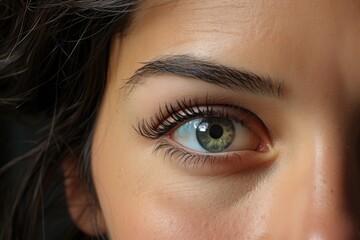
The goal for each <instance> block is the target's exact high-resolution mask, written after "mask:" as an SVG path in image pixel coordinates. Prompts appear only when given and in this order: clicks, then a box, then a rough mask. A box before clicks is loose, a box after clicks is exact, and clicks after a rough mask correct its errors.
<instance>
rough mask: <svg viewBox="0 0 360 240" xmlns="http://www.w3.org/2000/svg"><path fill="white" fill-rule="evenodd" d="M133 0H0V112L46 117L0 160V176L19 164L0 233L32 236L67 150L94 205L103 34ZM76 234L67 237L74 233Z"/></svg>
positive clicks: (116, 27)
mask: <svg viewBox="0 0 360 240" xmlns="http://www.w3.org/2000/svg"><path fill="white" fill-rule="evenodd" d="M137 4H138V1H137V0H106V1H98V0H66V1H65V0H2V1H1V2H0V111H4V109H7V110H9V109H10V110H11V109H16V110H17V111H20V112H21V113H25V112H26V113H27V114H36V113H39V112H41V113H46V115H47V116H48V117H49V119H50V121H49V123H48V125H47V126H45V127H44V130H43V131H44V135H43V138H42V140H41V141H40V142H39V144H37V146H36V147H34V148H33V149H32V150H31V151H30V152H29V153H27V154H26V155H24V156H22V157H20V158H18V159H16V160H12V161H10V163H8V164H7V165H5V166H0V176H1V177H3V176H4V175H6V174H7V173H8V172H9V170H10V169H13V168H14V167H15V166H17V165H22V166H23V168H22V172H21V174H20V175H21V178H19V179H17V181H16V182H17V185H16V186H15V187H13V189H16V190H15V191H13V193H12V194H10V193H9V194H7V199H8V200H9V204H8V205H6V209H5V210H6V213H5V218H4V219H3V226H2V229H1V233H0V239H2V240H10V239H37V238H38V236H39V234H40V235H41V232H42V231H45V230H44V229H43V228H41V227H40V228H39V227H38V225H39V221H44V220H43V211H46V206H48V205H47V204H45V205H44V202H45V203H47V201H48V199H44V198H46V193H47V192H49V189H51V188H52V187H51V186H52V185H51V180H52V179H53V175H54V173H55V172H56V171H58V170H59V169H60V164H61V161H62V160H63V159H64V158H65V157H66V156H68V155H70V154H72V155H74V156H76V159H78V162H76V167H77V168H78V169H79V172H80V179H81V181H83V182H84V183H86V184H87V186H88V188H89V192H90V193H92V194H91V195H92V196H94V201H93V203H95V204H97V200H96V196H95V194H94V193H95V191H94V187H93V183H92V179H91V174H90V172H91V171H90V155H91V151H90V149H91V138H92V130H93V126H94V122H95V119H96V115H97V112H98V110H99V104H100V101H101V98H102V95H103V92H104V87H105V83H106V77H107V66H108V57H109V46H110V41H111V39H112V38H113V37H114V35H116V34H123V33H124V32H125V30H126V28H127V27H128V26H129V23H130V22H131V16H132V14H131V13H132V12H133V11H134V10H135V7H136V6H137ZM0 181H3V180H0ZM2 184H4V183H2ZM7 192H12V191H10V190H9V191H7ZM44 196H45V197H44ZM78 234H79V233H75V234H74V235H73V236H72V237H73V238H74V239H75V238H76V239H81V238H82V237H80V235H78ZM64 236H65V235H64ZM64 236H61V238H60V239H64V238H65V237H64Z"/></svg>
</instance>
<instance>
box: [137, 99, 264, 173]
mask: <svg viewBox="0 0 360 240" xmlns="http://www.w3.org/2000/svg"><path fill="white" fill-rule="evenodd" d="M231 111H235V112H237V113H239V112H241V116H243V118H242V119H239V116H238V114H237V116H236V117H230V114H229V112H231ZM205 117H224V118H230V119H231V120H233V121H236V122H238V123H240V124H242V125H243V126H245V127H246V126H247V120H250V119H254V120H257V121H259V119H258V118H257V117H256V116H255V115H254V114H253V113H251V112H250V111H248V110H246V109H244V108H241V107H238V106H235V105H230V104H214V103H213V101H211V99H210V98H209V97H207V98H206V99H205V101H204V103H203V104H200V100H199V99H198V98H195V99H183V100H178V101H176V103H175V105H174V104H168V103H165V105H164V107H163V108H161V107H160V108H159V112H158V113H157V114H155V115H154V116H153V117H151V118H150V119H148V120H147V119H143V120H141V121H140V122H138V124H137V126H136V127H134V129H135V131H136V132H138V133H139V134H140V135H141V136H143V137H145V138H148V139H152V140H156V139H160V138H161V137H163V136H165V135H167V134H168V133H169V132H171V131H172V130H173V129H176V128H177V127H178V126H180V125H181V124H183V123H186V122H187V121H191V120H193V119H195V118H205ZM245 119H247V120H245ZM159 150H164V156H165V158H167V157H169V158H170V159H171V158H173V157H176V159H177V160H178V161H179V163H183V164H185V165H187V166H188V165H190V166H192V167H197V166H198V165H200V166H202V165H204V164H210V165H211V166H213V165H216V163H218V162H222V163H223V162H226V161H227V160H228V159H229V158H230V157H231V158H232V159H233V160H234V158H236V159H235V160H238V159H241V158H240V156H239V155H238V154H236V153H232V152H229V153H223V154H221V153H219V154H211V155H210V154H199V153H195V152H190V151H187V150H186V149H184V147H179V146H175V145H174V144H172V143H170V142H169V141H168V140H165V139H160V141H159V142H158V144H157V145H156V147H155V149H154V152H157V151H159Z"/></svg>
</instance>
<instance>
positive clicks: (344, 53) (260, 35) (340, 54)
mask: <svg viewBox="0 0 360 240" xmlns="http://www.w3.org/2000/svg"><path fill="white" fill-rule="evenodd" d="M144 5H145V6H144V7H143V8H144V9H147V8H149V9H150V10H145V11H141V12H139V14H137V16H136V18H135V21H134V24H133V27H132V29H131V31H129V32H130V35H129V36H128V37H127V39H129V41H130V45H129V48H130V49H137V50H138V51H136V50H135V51H132V52H133V53H135V54H134V55H132V56H133V59H134V60H135V61H136V60H139V59H142V60H143V59H144V57H147V58H148V59H151V58H153V57H154V56H156V55H161V54H163V55H166V54H169V53H174V51H175V52H181V53H189V54H193V55H198V56H204V57H206V58H209V57H210V58H214V59H216V60H218V61H220V62H221V63H224V64H230V65H234V62H236V63H237V64H238V65H239V66H243V67H245V68H249V69H252V70H256V71H257V72H264V73H268V72H271V74H272V75H275V76H279V77H280V78H282V79H284V80H287V81H290V80H294V82H297V83H298V82H299V81H301V82H306V81H311V82H313V80H314V79H316V82H317V83H318V84H319V86H321V85H323V84H328V83H329V82H334V81H337V83H336V84H335V85H336V87H335V88H336V89H338V88H339V87H340V88H341V89H342V88H346V86H343V85H346V82H345V81H344V79H345V80H348V81H352V82H353V83H354V82H359V81H356V79H359V75H358V71H356V70H357V69H358V65H357V63H356V61H353V59H354V58H356V57H357V56H360V44H358V40H359V38H360V28H359V21H360V2H359V1H356V0H346V1H335V0H334V1H330V0H319V1H295V0H294V1H283V0H281V1H280V0H278V1H187V0H183V1H160V2H156V3H155V2H153V1H151V3H148V4H146V3H145V4H144ZM148 5H149V6H148ZM159 6H161V7H159ZM145 39H147V41H144V40H145ZM138 44H142V46H143V47H142V48H139V45H138ZM270 60H271V61H270ZM284 66H287V67H286V68H285V69H284ZM129 70H130V72H129V74H130V73H131V71H133V70H134V69H133V68H130V69H129ZM354 73H355V75H352V76H347V74H354ZM356 73H357V75H356ZM344 75H345V76H344ZM299 77H300V79H294V78H299ZM289 84H290V85H291V83H289ZM289 84H288V85H289ZM358 86H359V85H358ZM312 87H313V86H312ZM351 89H354V88H353V87H351ZM351 89H347V90H346V91H351ZM357 89H358V88H357Z"/></svg>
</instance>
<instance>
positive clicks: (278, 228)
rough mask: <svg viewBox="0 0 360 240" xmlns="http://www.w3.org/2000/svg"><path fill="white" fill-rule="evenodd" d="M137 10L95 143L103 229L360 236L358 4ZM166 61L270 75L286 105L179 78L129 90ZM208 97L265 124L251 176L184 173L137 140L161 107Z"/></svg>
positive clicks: (148, 233) (155, 4)
mask: <svg viewBox="0 0 360 240" xmlns="http://www.w3.org/2000/svg"><path fill="white" fill-rule="evenodd" d="M142 9H143V10H141V11H138V12H137V14H136V15H135V16H134V22H133V24H132V26H131V28H130V29H129V31H128V34H127V35H125V36H118V37H116V38H114V40H113V45H112V49H111V57H110V67H109V75H108V83H107V88H106V92H105V96H104V99H103V104H102V108H101V112H100V115H99V117H98V121H97V126H96V131H95V136H94V141H93V153H92V157H93V159H92V171H93V173H92V174H93V178H94V182H95V186H96V190H97V194H98V198H99V201H100V205H101V212H102V214H103V217H104V221H105V224H104V225H105V226H106V227H104V228H103V229H102V231H103V232H107V234H108V235H109V237H110V238H111V239H115V240H120V239H357V238H360V230H359V229H360V228H359V221H358V220H359V203H360V197H359V191H360V188H359V183H360V167H359V165H360V163H359V162H360V155H359V150H358V148H359V147H360V140H359V139H360V137H359V136H360V127H359V122H360V117H359V116H360V61H359V58H360V44H359V43H360V2H359V1H358V0H344V1H333V0H319V1H314V0H304V1H298V0H287V1H284V0H266V1H240V0H237V1H230V0H223V1H211V0H202V1H190V0H179V1H144V3H143V4H142ZM169 55H190V56H193V57H195V58H198V59H203V60H206V61H210V62H212V63H216V64H222V65H226V66H229V67H233V68H237V69H245V70H247V71H251V72H254V73H256V74H259V75H266V76H270V77H271V78H272V79H277V80H279V81H281V82H283V83H284V96H283V97H282V98H280V99H279V98H275V97H271V96H265V95H259V94H252V93H249V92H246V91H236V90H229V89H226V88H223V87H220V86H216V85H212V84H209V83H205V82H203V81H199V80H196V79H192V78H186V77H179V76H174V75H172V74H157V75H155V76H146V77H144V78H143V79H141V81H140V82H139V84H137V85H135V86H134V87H133V88H132V89H131V91H129V86H128V85H126V81H127V79H129V78H130V77H131V76H132V75H133V74H134V72H135V71H136V70H137V69H139V68H141V67H142V66H143V62H147V61H151V60H154V59H159V58H161V57H164V56H169ZM205 96H210V97H211V98H212V99H213V101H214V102H216V103H217V104H234V105H237V106H240V107H244V108H246V109H248V110H250V111H251V112H253V113H254V114H256V116H257V117H258V118H259V119H261V121H262V122H263V123H264V125H265V126H266V129H267V131H268V133H266V134H265V135H267V138H268V139H267V140H266V141H267V143H268V144H269V150H268V151H267V152H265V153H259V152H255V153H254V152H253V153H249V154H248V155H246V153H244V157H243V158H242V160H244V161H245V162H246V161H254V162H255V163H254V165H252V166H251V167H242V166H243V165H242V164H244V163H243V162H241V163H239V164H236V163H232V164H230V165H229V164H228V163H224V164H223V165H221V164H218V165H215V166H213V167H209V166H201V165H200V166H193V165H186V166H184V164H183V163H181V162H179V161H176V160H177V159H176V157H172V158H169V157H165V156H164V151H161V150H160V151H157V152H153V150H154V148H155V147H156V145H157V143H158V140H152V139H147V138H144V137H143V136H141V135H139V134H138V133H137V132H136V131H135V130H134V126H136V124H137V123H138V122H139V121H140V120H142V119H149V118H150V117H151V116H153V115H154V114H156V113H157V112H158V110H159V106H163V105H164V104H165V103H169V102H173V101H176V100H177V99H183V98H194V97H199V98H200V99H201V98H204V97H205ZM179 126H180V125H179ZM260 132H261V131H260ZM262 132H264V131H262ZM162 138H163V139H168V136H166V135H165V136H163V137H162ZM238 154H239V155H241V154H242V152H241V151H238ZM252 156H253V157H254V159H255V160H254V159H252ZM262 161H264V162H266V164H265V165H264V164H262V163H261V162H262ZM228 165H229V166H228ZM245 165H246V164H245ZM80 225H81V224H80Z"/></svg>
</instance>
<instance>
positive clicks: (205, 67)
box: [126, 55, 284, 98]
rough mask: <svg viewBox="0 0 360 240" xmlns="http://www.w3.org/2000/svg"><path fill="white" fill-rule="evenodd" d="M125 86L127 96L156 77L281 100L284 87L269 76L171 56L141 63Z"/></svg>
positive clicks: (181, 56) (193, 58)
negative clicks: (194, 81)
mask: <svg viewBox="0 0 360 240" xmlns="http://www.w3.org/2000/svg"><path fill="white" fill-rule="evenodd" d="M143 64H144V66H143V67H141V68H139V69H138V70H137V71H136V72H135V73H134V74H133V75H132V76H131V77H130V79H129V80H128V81H127V82H126V85H127V86H130V87H131V90H130V91H129V94H130V92H131V91H132V89H133V88H134V87H135V85H136V84H138V83H139V82H140V81H141V80H142V79H144V78H145V77H148V76H153V75H160V74H172V75H176V76H180V77H187V78H193V79H198V80H201V81H204V82H206V83H210V84H214V85H217V86H220V87H223V88H228V89H231V90H237V91H246V92H250V93H252V94H258V95H259V94H260V95H265V96H272V97H275V98H283V95H284V83H283V82H280V81H276V80H273V79H271V78H270V77H269V76H263V75H258V74H255V73H253V72H249V71H244V70H239V69H236V68H233V67H227V66H225V65H221V64H217V63H213V62H209V61H205V60H202V59H198V58H195V57H192V56H189V55H171V56H166V57H163V58H160V59H157V60H154V61H149V62H144V63H143Z"/></svg>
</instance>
